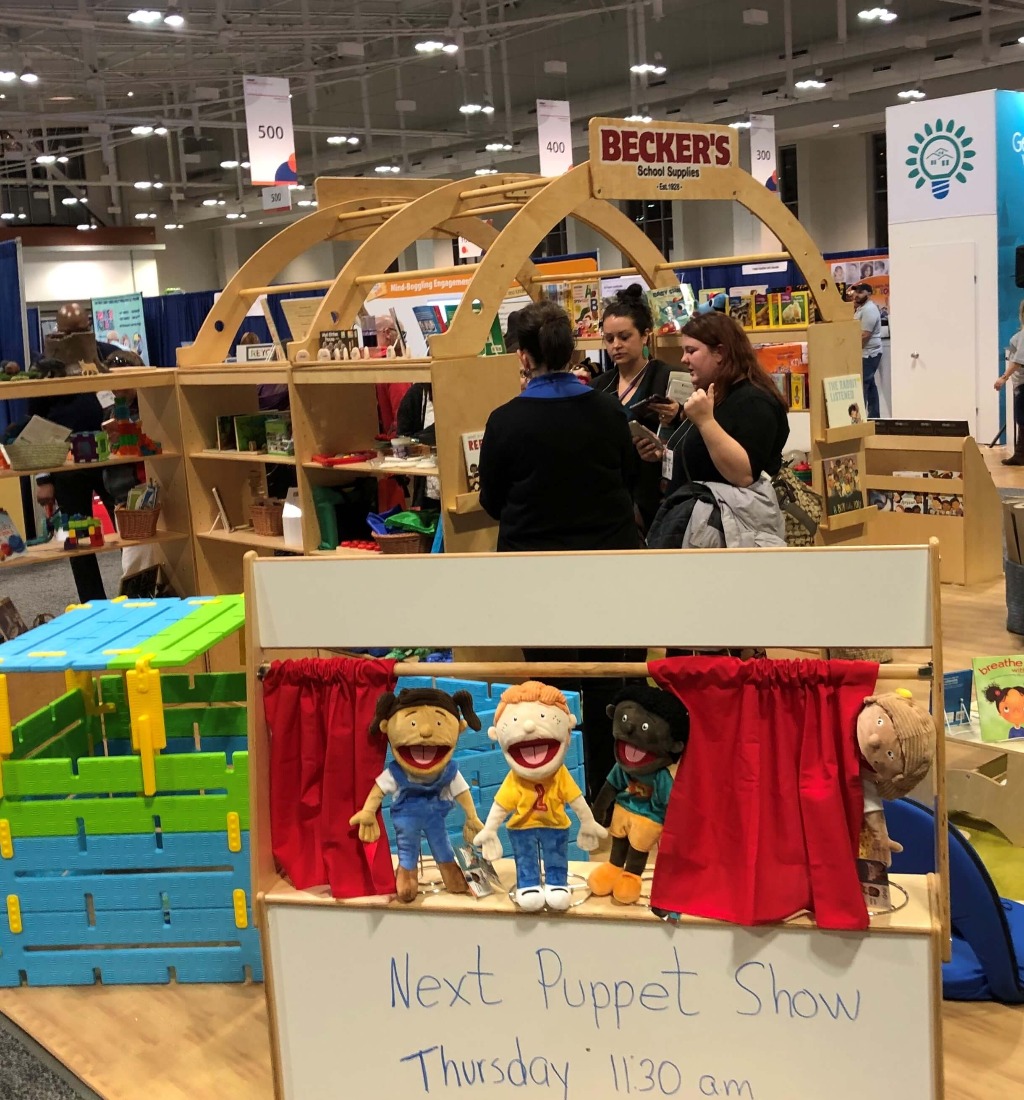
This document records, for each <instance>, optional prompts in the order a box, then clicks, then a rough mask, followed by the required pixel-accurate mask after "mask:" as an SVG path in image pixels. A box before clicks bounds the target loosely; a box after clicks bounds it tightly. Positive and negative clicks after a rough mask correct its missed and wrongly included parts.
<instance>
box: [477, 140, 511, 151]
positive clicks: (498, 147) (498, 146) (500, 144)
mask: <svg viewBox="0 0 1024 1100" xmlns="http://www.w3.org/2000/svg"><path fill="white" fill-rule="evenodd" d="M484 148H485V149H486V150H487V152H488V153H508V152H509V151H510V150H511V149H512V145H511V143H510V142H507V141H489V142H488V143H487V144H486V145H485V146H484Z"/></svg>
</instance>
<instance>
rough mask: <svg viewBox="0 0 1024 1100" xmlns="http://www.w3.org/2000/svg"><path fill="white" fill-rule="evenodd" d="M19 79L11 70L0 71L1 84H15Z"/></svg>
mask: <svg viewBox="0 0 1024 1100" xmlns="http://www.w3.org/2000/svg"><path fill="white" fill-rule="evenodd" d="M17 79H18V74H17V73H16V72H12V71H11V70H10V69H0V84H13V83H14V82H15V81H16V80H17Z"/></svg>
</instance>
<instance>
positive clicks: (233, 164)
mask: <svg viewBox="0 0 1024 1100" xmlns="http://www.w3.org/2000/svg"><path fill="white" fill-rule="evenodd" d="M220 166H221V168H237V167H238V161H237V160H222V161H221V162H220Z"/></svg>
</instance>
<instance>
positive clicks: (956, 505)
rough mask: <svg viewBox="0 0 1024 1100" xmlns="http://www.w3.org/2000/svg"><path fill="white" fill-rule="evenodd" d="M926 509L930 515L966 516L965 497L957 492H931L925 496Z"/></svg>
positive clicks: (960, 517)
mask: <svg viewBox="0 0 1024 1100" xmlns="http://www.w3.org/2000/svg"><path fill="white" fill-rule="evenodd" d="M924 510H925V511H926V512H927V513H928V515H930V516H955V517H957V518H959V519H963V518H964V498H963V497H962V496H960V495H959V494H957V493H948V494H947V493H929V494H928V495H927V496H926V497H925V502H924Z"/></svg>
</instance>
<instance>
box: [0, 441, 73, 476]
mask: <svg viewBox="0 0 1024 1100" xmlns="http://www.w3.org/2000/svg"><path fill="white" fill-rule="evenodd" d="M70 449H71V448H70V446H69V445H68V444H67V443H5V444H4V448H3V451H4V457H5V458H6V459H7V461H8V462H9V463H10V466H11V469H12V470H47V469H50V468H51V467H53V466H63V465H64V463H65V462H67V460H68V451H69V450H70Z"/></svg>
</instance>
